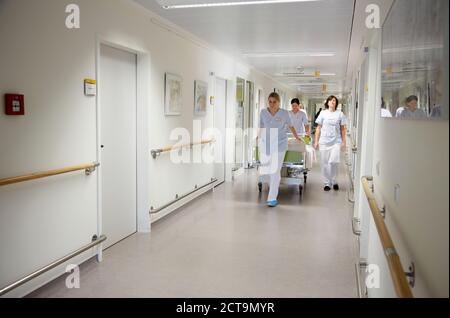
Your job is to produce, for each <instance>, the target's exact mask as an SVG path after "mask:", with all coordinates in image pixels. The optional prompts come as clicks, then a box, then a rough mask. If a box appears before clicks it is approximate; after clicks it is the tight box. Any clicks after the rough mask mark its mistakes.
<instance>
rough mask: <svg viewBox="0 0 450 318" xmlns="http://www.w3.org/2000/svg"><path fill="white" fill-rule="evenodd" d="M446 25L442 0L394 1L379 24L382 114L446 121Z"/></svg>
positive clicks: (446, 10)
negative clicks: (381, 29)
mask: <svg viewBox="0 0 450 318" xmlns="http://www.w3.org/2000/svg"><path fill="white" fill-rule="evenodd" d="M446 23H448V0H396V1H395V2H394V4H393V6H392V8H391V11H390V13H389V15H388V17H387V19H386V22H385V24H384V26H383V54H382V99H381V101H380V107H381V110H380V114H381V116H382V117H388V118H397V119H417V120H426V119H428V120H430V119H448V101H446V100H444V95H445V94H444V92H445V90H446V89H447V88H448V87H447V85H448V84H447V83H445V72H447V73H448V56H447V57H446V52H448V39H446V36H448V35H446V34H445V33H446V32H445V25H446ZM447 54H448V53H447ZM445 59H447V61H446V60H445Z"/></svg>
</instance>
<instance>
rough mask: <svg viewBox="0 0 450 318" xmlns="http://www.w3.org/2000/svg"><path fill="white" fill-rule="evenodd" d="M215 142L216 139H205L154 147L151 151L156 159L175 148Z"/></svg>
mask: <svg viewBox="0 0 450 318" xmlns="http://www.w3.org/2000/svg"><path fill="white" fill-rule="evenodd" d="M215 142H216V141H215V140H214V139H210V140H203V141H199V142H191V143H190V144H184V145H177V146H167V147H165V148H161V149H152V150H151V151H150V153H151V154H152V157H153V159H156V157H157V156H159V155H160V154H162V153H166V152H171V151H173V150H178V149H182V148H186V147H189V148H192V147H194V146H197V145H207V144H212V143H215Z"/></svg>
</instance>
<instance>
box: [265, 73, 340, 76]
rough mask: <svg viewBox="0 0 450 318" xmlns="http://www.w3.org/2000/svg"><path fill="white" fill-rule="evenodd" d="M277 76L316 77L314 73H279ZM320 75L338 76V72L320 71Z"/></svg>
mask: <svg viewBox="0 0 450 318" xmlns="http://www.w3.org/2000/svg"><path fill="white" fill-rule="evenodd" d="M274 76H275V77H316V76H315V74H314V73H300V72H297V73H278V74H275V75H274ZM320 76H321V77H322V76H336V73H320Z"/></svg>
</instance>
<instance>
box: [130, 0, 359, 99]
mask: <svg viewBox="0 0 450 318" xmlns="http://www.w3.org/2000/svg"><path fill="white" fill-rule="evenodd" d="M135 1H136V2H138V3H140V4H141V5H143V6H144V7H146V8H148V9H149V10H150V11H152V12H154V13H156V14H158V15H160V16H161V17H163V18H165V19H167V20H169V21H170V22H172V23H174V24H176V25H178V26H180V27H181V28H183V29H185V30H187V31H188V32H190V33H192V34H194V35H195V36H197V37H198V38H200V39H202V40H204V41H205V42H207V43H209V44H211V45H212V46H214V47H216V48H218V49H220V50H221V51H223V52H225V53H227V54H229V55H231V56H233V57H235V58H237V59H238V60H240V61H243V62H245V63H247V64H249V65H251V66H253V67H255V68H256V69H258V70H260V71H262V72H264V73H266V74H267V75H269V76H271V77H274V78H276V79H277V80H279V81H280V82H283V83H286V84H288V85H292V87H294V88H295V89H299V90H300V92H302V93H305V94H307V95H317V94H320V92H321V90H322V85H323V84H326V85H327V92H330V93H331V92H332V93H338V92H342V90H343V89H344V82H345V79H346V75H347V74H346V72H347V66H348V58H349V47H350V37H351V30H352V22H353V11H354V8H355V0H319V1H307V2H296V3H276V4H262V5H243V6H230V7H209V8H190V9H172V10H166V9H163V8H162V5H168V4H186V3H196V2H197V3H198V2H201V3H206V2H225V0H221V1H219V0H206V1H205V0H158V1H157V0H135ZM227 1H228V0H227ZM235 1H236V0H235ZM299 52H300V53H328V52H332V53H334V54H335V55H334V56H282V57H280V56H270V57H267V56H266V57H260V56H258V57H255V56H253V57H252V56H245V54H247V53H299ZM315 71H320V72H321V76H320V77H316V76H314V72H315ZM327 74H328V75H327Z"/></svg>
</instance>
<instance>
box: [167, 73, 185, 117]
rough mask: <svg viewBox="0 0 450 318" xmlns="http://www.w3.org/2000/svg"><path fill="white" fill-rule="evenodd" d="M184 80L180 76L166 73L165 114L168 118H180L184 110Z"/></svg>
mask: <svg viewBox="0 0 450 318" xmlns="http://www.w3.org/2000/svg"><path fill="white" fill-rule="evenodd" d="M182 85H183V78H182V77H181V76H179V75H175V74H171V73H166V76H165V98H164V110H165V111H164V114H165V115H166V116H179V115H181V109H182V97H183V90H182Z"/></svg>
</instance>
